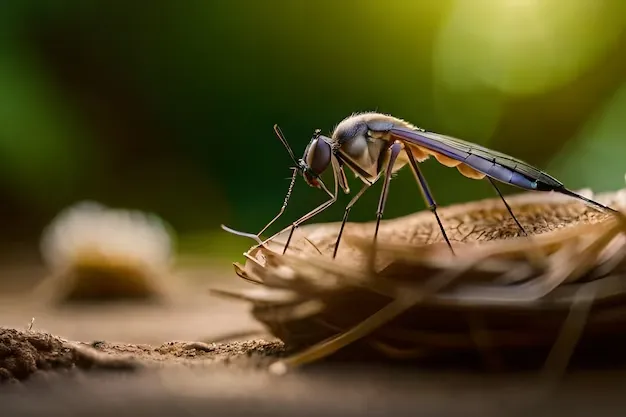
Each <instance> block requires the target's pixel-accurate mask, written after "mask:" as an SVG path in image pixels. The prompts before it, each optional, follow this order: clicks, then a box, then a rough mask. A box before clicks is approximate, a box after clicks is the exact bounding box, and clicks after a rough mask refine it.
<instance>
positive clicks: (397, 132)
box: [389, 128, 563, 188]
mask: <svg viewBox="0 0 626 417" xmlns="http://www.w3.org/2000/svg"><path fill="white" fill-rule="evenodd" d="M389 133H391V134H392V135H393V136H396V137H397V138H399V139H401V140H406V141H408V142H410V143H412V144H414V145H417V146H421V147H423V148H426V149H429V150H431V151H434V152H437V153H440V154H442V155H445V156H447V157H449V158H452V159H455V160H457V161H461V162H463V163H466V164H467V165H468V166H470V167H472V168H475V169H477V170H479V171H481V172H482V171H483V170H481V169H480V168H481V167H480V166H478V165H477V164H476V163H475V162H474V161H476V159H475V157H478V158H480V159H482V160H484V161H489V162H493V163H495V164H498V165H500V166H503V167H505V168H508V169H509V170H511V171H514V172H517V173H520V174H522V175H524V176H526V177H528V178H530V179H532V180H536V181H540V182H542V183H544V184H546V185H547V186H549V187H550V188H559V187H562V186H563V184H562V183H561V182H559V181H558V180H556V179H555V178H553V177H551V176H549V175H548V174H546V173H545V172H543V171H541V170H539V169H537V168H535V167H533V166H532V165H529V164H528V163H526V162H524V161H521V160H519V159H516V158H513V157H512V156H509V155H507V154H504V153H501V152H498V151H494V150H492V149H489V148H485V147H483V146H480V145H477V144H475V143H471V142H467V141H464V140H461V139H457V138H453V137H451V136H446V135H440V134H437V133H432V132H426V131H416V130H411V129H404V128H392V129H390V130H389ZM472 156H473V158H472Z"/></svg>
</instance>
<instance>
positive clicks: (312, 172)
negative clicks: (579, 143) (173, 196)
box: [222, 112, 619, 258]
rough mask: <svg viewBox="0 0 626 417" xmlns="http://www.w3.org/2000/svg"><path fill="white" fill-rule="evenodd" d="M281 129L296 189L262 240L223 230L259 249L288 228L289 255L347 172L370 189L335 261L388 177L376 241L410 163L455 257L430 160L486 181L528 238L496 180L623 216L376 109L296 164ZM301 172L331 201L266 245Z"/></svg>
mask: <svg viewBox="0 0 626 417" xmlns="http://www.w3.org/2000/svg"><path fill="white" fill-rule="evenodd" d="M274 131H275V132H276V135H277V136H278V138H279V139H280V141H281V142H282V144H283V145H284V146H285V148H286V149H287V152H288V153H289V156H290V157H291V159H292V161H293V163H294V166H293V167H292V170H293V176H292V177H291V182H290V184H289V189H288V191H287V195H286V197H285V200H284V202H283V206H282V208H281V209H280V211H279V213H278V214H277V215H276V216H275V217H274V219H272V221H270V222H269V223H268V224H267V225H266V226H265V227H264V228H263V229H262V230H261V231H260V232H259V233H257V234H256V235H253V234H249V233H242V232H237V231H235V230H233V229H230V228H228V227H226V226H222V228H224V229H225V230H227V231H229V232H231V233H235V234H239V235H242V236H247V237H251V238H253V239H255V240H256V241H257V242H258V243H259V245H263V244H264V243H266V242H269V241H271V240H272V239H273V238H275V237H276V236H278V235H280V234H282V233H284V232H285V231H287V230H288V229H291V230H290V233H289V237H288V238H287V242H286V243H285V247H284V249H283V254H284V253H286V251H287V248H288V247H289V244H290V242H291V239H292V236H293V233H294V231H295V229H296V228H297V227H298V226H300V225H301V224H302V223H304V222H306V221H308V220H310V219H311V218H313V217H315V216H316V215H318V214H319V213H321V212H322V211H324V210H326V209H327V208H328V207H330V206H331V205H332V204H333V203H335V202H336V201H337V197H338V193H339V188H341V189H342V190H343V191H344V192H345V193H346V194H349V193H350V188H349V186H348V181H347V178H346V173H345V170H344V168H345V167H347V168H349V169H350V170H351V171H352V172H354V174H355V175H356V177H357V178H359V179H360V180H361V181H362V182H363V186H362V188H361V189H360V190H359V191H358V192H357V193H356V194H355V195H354V197H353V198H352V200H351V201H350V202H349V203H348V205H347V206H346V208H345V211H344V215H343V219H342V222H341V227H340V229H339V233H338V235H337V240H336V242H335V247H334V250H333V258H335V257H336V256H337V250H338V249H339V243H340V241H341V236H342V234H343V231H344V227H345V225H346V222H347V221H348V216H349V213H350V210H351V209H352V207H353V206H354V205H355V204H356V202H357V201H358V199H359V198H360V197H361V196H362V195H363V194H364V193H365V192H366V191H367V189H369V188H370V187H371V186H372V185H373V184H374V183H376V182H377V181H378V180H379V179H380V178H381V177H382V178H383V187H382V191H381V193H380V197H379V200H378V208H377V210H376V227H375V229H374V244H375V243H376V240H377V238H378V230H379V227H380V222H381V220H382V218H383V213H384V210H385V204H386V201H387V196H388V194H389V184H390V181H391V178H392V175H393V174H395V173H396V172H398V171H399V170H400V169H401V168H403V167H404V166H405V165H407V164H408V165H409V166H410V168H411V171H412V172H413V174H414V176H415V179H416V182H417V184H418V186H419V188H420V191H421V194H422V198H423V199H424V202H425V203H426V205H427V206H428V208H429V209H430V211H431V212H432V213H433V215H434V216H435V219H436V220H437V224H438V225H439V229H440V230H441V233H442V235H443V238H444V239H445V241H446V243H447V245H448V247H449V248H450V250H451V251H452V253H453V254H454V249H453V248H452V245H451V243H450V240H449V239H448V236H447V234H446V231H445V228H444V227H443V223H442V222H441V218H440V217H439V214H438V213H437V202H436V201H435V198H434V197H433V194H432V192H431V191H430V188H429V186H428V183H427V182H426V178H425V177H424V174H423V173H422V171H421V169H420V166H419V164H420V163H421V162H424V161H425V160H427V159H428V158H429V157H431V156H432V157H434V158H435V159H436V160H437V162H439V163H440V164H442V165H444V166H446V167H450V168H456V169H457V170H458V171H459V172H460V173H461V174H462V175H464V176H465V177H467V178H470V179H475V180H482V179H485V178H486V179H487V180H488V181H489V182H490V183H491V185H492V186H493V188H494V189H495V191H496V193H497V194H498V196H499V197H500V199H501V200H502V202H503V203H504V205H505V207H506V209H507V211H508V212H509V214H510V215H511V217H512V218H513V220H514V221H515V223H516V224H517V227H518V228H519V229H520V232H521V233H522V235H525V236H527V235H528V234H527V233H526V230H525V229H524V227H523V226H522V225H521V223H520V222H519V221H518V220H517V218H516V217H515V214H514V213H513V210H512V209H511V207H510V206H509V204H508V203H507V202H506V200H505V199H504V196H503V194H502V192H501V191H500V189H499V188H498V186H497V184H496V182H500V183H504V184H509V185H513V186H515V187H518V188H521V189H524V190H530V191H554V192H558V193H561V194H565V195H568V196H570V197H574V198H577V199H579V200H581V201H583V202H584V203H586V204H587V205H589V206H591V207H593V208H595V209H596V210H599V211H602V212H612V213H619V212H617V211H616V210H614V209H612V208H610V207H607V206H605V205H603V204H600V203H598V202H596V201H594V200H591V199H589V198H586V197H584V196H582V195H579V194H577V193H575V192H573V191H571V190H569V189H567V188H566V187H565V186H564V185H563V183H561V182H560V181H558V180H557V179H555V178H553V177H551V176H550V175H548V174H546V173H545V172H543V171H541V170H539V169H537V168H535V167H533V166H531V165H529V164H527V163H526V162H523V161H521V160H519V159H515V158H513V157H511V156H509V155H506V154H503V153H501V152H497V151H494V150H492V149H488V148H485V147H482V146H479V145H476V144H474V143H471V142H466V141H464V140H461V139H457V138H454V137H451V136H446V135H442V134H438V133H434V132H428V131H426V130H424V129H422V128H419V127H416V126H414V125H412V124H411V123H409V122H407V121H405V120H402V119H399V118H396V117H393V116H391V115H386V114H381V113H376V112H367V113H356V114H353V115H351V116H349V117H347V118H345V119H344V120H343V121H341V122H340V123H339V124H338V125H337V127H335V129H334V130H333V133H332V135H331V137H327V136H324V135H322V134H321V130H319V129H317V130H315V132H314V134H313V137H312V138H311V140H310V142H309V144H308V145H307V147H306V149H305V150H304V155H303V157H302V158H301V159H296V157H295V155H294V153H293V151H292V149H291V147H290V146H289V144H288V142H287V140H286V139H285V136H284V135H283V133H282V131H281V130H280V128H279V127H278V126H277V125H275V126H274ZM329 166H330V167H331V168H332V172H333V179H334V183H335V184H334V185H335V187H334V191H333V192H331V191H330V190H329V189H328V187H327V186H326V185H325V184H324V182H323V181H322V179H321V178H320V177H321V175H322V174H323V173H324V172H325V171H326V170H327V169H328V167H329ZM298 175H300V176H302V177H303V178H304V181H305V182H306V183H307V184H308V185H309V186H311V187H315V188H319V189H321V190H323V191H324V192H326V194H328V196H329V197H330V198H329V200H327V201H326V202H324V203H323V204H321V205H320V206H318V207H317V208H315V209H314V210H312V211H310V212H309V213H307V214H305V215H304V216H302V217H301V218H299V219H298V220H296V221H295V222H293V223H292V224H291V225H290V226H288V227H287V228H285V229H283V230H282V231H280V232H278V233H276V234H275V235H274V236H272V237H270V238H268V239H266V240H265V241H261V240H260V236H261V234H263V233H264V232H265V231H266V230H267V229H268V228H269V227H270V226H271V225H272V224H273V223H274V222H275V221H276V220H278V218H280V216H281V215H282V214H283V213H284V211H285V209H286V207H287V203H288V202H289V198H290V196H291V194H292V191H293V187H294V184H295V182H296V179H297V177H298Z"/></svg>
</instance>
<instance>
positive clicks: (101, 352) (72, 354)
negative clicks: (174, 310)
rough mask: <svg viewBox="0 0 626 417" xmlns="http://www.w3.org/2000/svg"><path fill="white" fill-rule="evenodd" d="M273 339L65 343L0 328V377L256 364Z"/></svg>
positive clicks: (277, 348) (276, 350) (274, 346)
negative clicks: (41, 373) (67, 372)
mask: <svg viewBox="0 0 626 417" xmlns="http://www.w3.org/2000/svg"><path fill="white" fill-rule="evenodd" d="M282 351H283V345H282V343H280V342H277V341H265V340H249V341H242V342H233V343H210V344H209V343H203V342H180V341H176V342H167V343H164V344H162V345H160V346H150V345H136V344H122V343H108V342H104V341H95V342H92V343H83V342H70V341H67V340H64V339H61V338H59V337H56V336H53V335H51V334H49V333H44V332H33V331H19V330H15V329H7V328H0V381H2V382H6V381H10V382H11V381H12V382H15V381H22V380H26V379H27V378H29V377H31V376H32V375H33V374H35V373H37V372H40V371H50V370H71V369H75V368H78V369H83V370H87V369H111V370H134V369H139V368H143V367H151V366H152V367H154V366H163V365H187V366H209V365H215V364H238V365H240V366H244V367H251V366H257V365H261V364H262V363H263V362H264V359H267V358H272V357H277V356H279V355H280V354H281V353H282Z"/></svg>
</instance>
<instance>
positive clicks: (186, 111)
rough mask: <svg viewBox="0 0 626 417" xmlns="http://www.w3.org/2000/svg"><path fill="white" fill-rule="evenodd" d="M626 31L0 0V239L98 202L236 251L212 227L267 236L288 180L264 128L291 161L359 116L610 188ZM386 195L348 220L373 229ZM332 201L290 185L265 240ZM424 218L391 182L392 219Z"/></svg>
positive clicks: (431, 1) (503, 15) (579, 8)
mask: <svg viewBox="0 0 626 417" xmlns="http://www.w3.org/2000/svg"><path fill="white" fill-rule="evenodd" d="M625 28H626V3H625V2H623V1H621V0H613V1H610V0H606V1H602V0H569V1H563V0H490V1H489V0H386V1H368V0H360V1H356V0H315V1H304V0H228V1H227V0H203V1H196V0H187V1H181V2H175V1H164V0H153V1H152V2H145V1H137V2H122V1H114V0H113V1H112V0H106V1H105V0H91V1H84V0H58V1H34V0H22V1H10V0H7V1H3V2H1V3H0V158H1V160H0V201H1V203H0V219H1V220H0V221H1V222H2V224H1V225H0V230H1V231H2V232H1V233H0V240H1V242H0V244H2V245H3V247H5V248H6V247H9V246H12V245H15V244H18V243H24V242H36V240H37V239H38V238H39V235H40V233H41V229H42V228H43V227H44V226H45V225H46V224H47V223H48V222H49V221H50V220H51V219H52V218H53V217H54V216H55V215H56V213H57V212H58V211H59V210H61V209H63V208H64V207H66V206H67V205H69V204H73V203H74V202H77V201H79V200H83V199H94V200H97V201H100V202H102V203H104V204H107V205H111V206H122V207H132V208H139V209H143V210H148V211H152V212H155V213H157V214H159V215H160V216H162V217H163V218H165V219H166V220H167V221H168V222H169V223H170V224H171V225H172V226H173V227H174V228H175V229H176V230H177V231H178V232H179V233H180V235H181V245H182V248H183V250H189V251H191V250H197V251H205V252H206V253H212V254H216V255H219V256H227V257H233V256H238V255H239V254H238V252H240V251H241V250H243V249H245V248H247V247H248V246H250V244H251V243H252V242H251V241H249V240H247V239H244V238H236V237H231V236H229V235H227V234H226V233H225V232H222V231H221V230H220V229H219V225H220V223H226V224H228V225H230V226H232V227H234V228H237V229H241V230H246V231H251V232H256V231H258V230H260V228H261V227H262V226H263V225H265V223H266V222H267V221H269V220H270V219H271V218H272V217H273V216H274V214H275V213H276V211H277V210H278V209H279V208H280V205H281V204H282V201H283V198H284V194H285V191H286V188H287V186H288V180H287V179H286V178H288V177H289V176H290V174H291V171H290V170H289V166H290V160H289V158H288V156H287V153H286V152H285V150H284V149H283V148H282V145H281V144H280V142H279V141H278V140H277V139H276V137H275V136H274V133H273V130H272V126H273V124H274V123H278V124H279V125H280V126H281V127H282V129H283V131H284V132H285V135H286V136H287V138H288V139H289V141H290V143H291V145H292V147H293V148H294V150H295V151H296V153H297V154H298V156H299V155H300V154H301V152H302V151H303V150H304V147H305V146H306V144H307V142H308V140H309V139H310V137H311V134H312V132H313V130H314V129H316V128H320V129H322V130H323V132H324V133H327V134H328V133H330V131H331V130H332V128H333V127H334V126H335V125H336V124H337V123H338V122H339V121H341V119H343V118H344V117H346V116H348V115H349V114H351V113H352V112H356V111H366V110H378V111H380V112H385V113H391V114H393V115H395V116H397V117H401V118H404V119H407V120H409V121H411V122H413V123H414V124H416V125H418V126H421V127H423V128H425V129H428V130H434V131H437V132H440V133H446V134H449V135H453V136H457V137H460V138H463V139H465V140H469V141H473V142H477V143H480V144H483V145H486V146H489V147H492V148H494V149H497V150H500V151H503V152H506V153H509V154H512V155H514V156H516V157H518V158H521V159H524V160H526V161H528V162H530V163H532V164H535V165H537V166H539V167H541V168H544V169H546V170H547V171H548V172H550V173H551V174H553V175H555V176H557V177H558V178H560V179H561V180H562V181H564V182H565V183H566V184H567V185H569V186H570V187H571V188H581V187H592V188H594V189H596V190H598V191H603V190H610V189H616V188H621V187H623V186H624V173H625V172H626V35H625ZM423 169H424V172H425V175H426V176H427V178H428V180H429V182H430V185H431V188H432V190H433V192H434V194H435V197H436V199H437V200H438V201H439V203H441V204H451V203H455V202H461V201H467V200H469V199H477V198H483V197H491V196H493V195H494V194H493V190H491V189H490V187H489V184H488V182H486V181H472V180H469V179H466V178H465V177H462V176H461V175H460V174H459V173H458V172H457V171H456V170H453V169H446V168H444V167H442V166H441V165H438V164H437V163H436V162H435V161H434V160H429V161H427V162H426V163H424V168H423ZM351 181H352V186H353V189H355V188H356V187H357V183H356V182H355V181H354V178H353V177H351ZM379 189H380V184H379V186H378V187H375V188H374V189H373V190H370V191H369V192H368V193H367V194H366V195H365V196H364V198H363V199H362V200H361V201H360V202H359V204H358V205H357V206H356V207H355V209H354V210H353V212H352V213H353V214H352V215H351V219H352V220H355V221H365V220H372V219H374V217H375V210H376V201H377V199H378V190H379ZM506 191H507V192H516V190H514V189H509V188H507V189H506ZM323 200H324V194H323V193H322V192H320V191H319V190H314V189H310V188H308V187H307V186H305V185H304V183H303V182H302V181H301V180H300V182H299V184H298V185H297V186H296V189H295V192H294V195H293V198H292V201H291V203H290V206H289V208H288V210H287V213H286V214H285V217H284V219H283V221H282V223H280V225H277V226H276V228H274V229H273V230H277V229H278V228H279V227H283V226H285V225H287V224H288V223H289V221H290V220H294V219H296V218H297V217H299V216H300V215H302V214H303V213H305V212H307V211H308V210H309V209H311V208H312V207H314V206H315V205H316V204H318V203H320V202H321V201H323ZM348 200H349V196H345V195H342V197H341V200H340V201H339V203H338V204H337V205H336V206H335V207H334V208H332V209H330V210H328V211H327V212H325V213H324V214H322V215H320V216H319V217H318V218H317V221H334V220H339V219H340V218H341V215H342V212H343V206H344V205H345V203H346V202H347V201H348ZM423 207H424V205H423V203H422V200H421V197H420V194H419V191H418V188H417V186H416V184H415V183H414V180H413V177H412V175H411V174H408V171H407V172H401V174H400V175H398V177H397V179H396V180H394V181H393V183H392V187H391V192H390V197H389V203H388V205H387V212H386V218H390V217H395V216H399V215H403V214H407V213H410V212H413V211H416V210H419V209H422V208H423Z"/></svg>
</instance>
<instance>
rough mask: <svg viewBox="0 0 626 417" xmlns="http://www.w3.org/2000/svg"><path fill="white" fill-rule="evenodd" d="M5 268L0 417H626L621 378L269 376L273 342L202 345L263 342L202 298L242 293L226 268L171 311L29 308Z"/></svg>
mask: <svg viewBox="0 0 626 417" xmlns="http://www.w3.org/2000/svg"><path fill="white" fill-rule="evenodd" d="M4 265H5V268H4V269H3V270H2V271H0V327H2V328H3V329H2V330H1V331H0V380H2V379H3V380H4V381H5V383H2V384H0V404H1V409H2V412H1V413H0V415H7V416H39V415H46V416H51V415H52V416H54V415H63V416H84V415H90V416H92V417H94V416H110V415H116V416H118V417H122V416H131V415H132V416H136V415H152V416H154V417H160V416H163V417H165V416H173V415H179V416H195V415H207V414H217V415H232V416H244V415H266V414H267V415H270V414H271V415H274V416H293V415H302V416H308V415H311V416H313V415H327V416H356V415H372V416H373V415H381V416H382V415H400V416H401V415H412V416H414V415H427V416H431V415H432V416H439V415H441V416H444V415H445V416H451V415H463V416H468V415H481V416H485V415H494V416H501V415H520V416H521V415H529V413H532V414H533V415H535V416H542V415H546V416H553V415H560V414H561V413H563V414H567V415H568V416H570V417H571V416H583V415H591V413H592V412H593V413H594V414H596V413H601V414H602V415H605V416H610V415H623V411H622V409H623V406H624V405H625V404H626V401H624V398H623V394H622V388H621V387H623V382H624V380H625V379H626V378H625V377H626V373H623V372H620V371H615V370H613V371H605V372H602V373H599V372H594V373H590V372H572V373H570V374H568V375H567V377H566V378H565V379H564V380H563V381H561V383H560V385H559V387H558V390H556V391H549V390H548V389H547V388H546V387H544V386H542V385H541V384H540V383H539V382H538V381H539V380H538V376H537V374H536V373H526V374H510V375H507V374H498V375H477V374H460V373H451V372H445V373H436V374H434V373H433V372H432V371H428V372H426V371H424V370H418V369H407V368H399V367H384V368H383V367H380V366H378V367H377V366H375V365H369V366H365V365H360V366H359V365H356V364H352V365H350V366H348V365H346V364H344V365H340V364H337V363H334V364H332V366H330V364H326V365H323V364H320V365H317V366H312V367H309V368H307V369H303V370H301V371H298V372H294V373H291V374H287V375H284V376H280V377H279V376H273V375H271V374H269V373H267V372H266V371H265V369H264V364H265V363H266V360H267V358H272V357H275V356H276V355H280V354H281V350H282V345H281V344H280V343H278V342H276V341H273V340H272V339H271V338H267V337H266V338H258V337H256V338H251V339H250V340H246V339H245V338H242V339H243V340H241V341H236V342H228V343H216V344H211V343H203V341H209V340H211V339H216V338H219V337H220V336H222V335H226V334H228V333H232V332H237V331H247V330H256V331H259V330H262V329H261V327H260V326H259V325H258V324H257V323H256V322H254V321H253V320H252V319H251V318H250V317H249V315H248V313H247V308H248V307H247V305H246V304H239V303H237V302H233V301H231V300H222V299H219V298H216V297H214V296H211V295H209V294H208V293H207V291H206V290H207V289H208V288H222V289H233V288H237V287H240V286H243V285H246V284H245V283H243V282H242V280H240V279H238V278H237V277H236V276H235V274H234V273H233V272H232V269H231V267H230V265H229V264H228V263H224V264H218V265H217V267H216V266H215V265H212V266H210V267H208V266H199V267H197V268H194V269H187V270H185V271H184V273H183V274H182V276H183V281H184V290H183V291H181V293H180V295H179V296H178V298H177V299H175V300H173V301H172V302H171V303H169V304H166V305H159V304H145V305H142V304H132V303H125V304H122V303H120V304H115V305H88V306H74V307H54V306H51V305H48V304H46V303H43V302H41V300H38V299H37V298H34V297H33V296H32V292H31V290H32V288H33V287H34V286H35V285H36V284H37V283H38V282H39V281H40V280H41V279H42V278H43V277H44V276H45V271H44V270H43V268H41V267H40V266H38V264H37V262H34V261H30V260H28V259H27V258H18V257H14V258H13V263H12V264H10V263H7V262H5V263H4ZM6 265H9V266H6ZM32 318H34V319H35V320H34V322H32ZM31 324H32V329H30V330H28V328H29V327H30V326H31ZM7 381H9V382H8V383H6V382H7ZM10 381H13V383H11V382H10ZM546 400H549V401H546Z"/></svg>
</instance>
